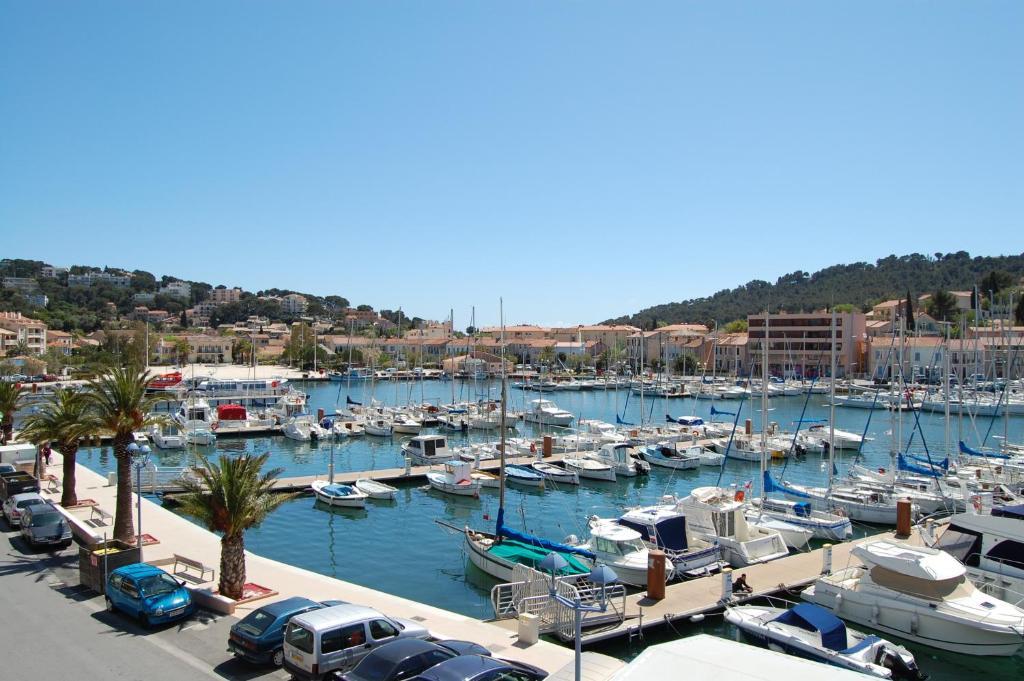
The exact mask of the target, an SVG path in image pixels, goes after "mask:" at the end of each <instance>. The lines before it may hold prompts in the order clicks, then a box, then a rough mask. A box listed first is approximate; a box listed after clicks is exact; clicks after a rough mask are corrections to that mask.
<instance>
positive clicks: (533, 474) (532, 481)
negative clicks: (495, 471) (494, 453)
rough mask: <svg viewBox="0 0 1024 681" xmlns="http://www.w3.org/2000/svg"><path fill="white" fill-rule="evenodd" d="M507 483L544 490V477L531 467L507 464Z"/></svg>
mask: <svg viewBox="0 0 1024 681" xmlns="http://www.w3.org/2000/svg"><path fill="white" fill-rule="evenodd" d="M505 482H509V483H512V484H515V485H522V486H523V487H535V488H540V489H543V488H544V476H543V475H541V474H540V473H538V472H537V471H535V470H533V468H531V467H530V466H524V465H521V464H515V463H509V464H505Z"/></svg>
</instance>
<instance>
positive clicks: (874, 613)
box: [869, 605, 878, 624]
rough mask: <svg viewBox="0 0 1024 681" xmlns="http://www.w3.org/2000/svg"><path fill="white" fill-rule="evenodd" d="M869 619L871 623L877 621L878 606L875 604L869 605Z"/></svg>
mask: <svg viewBox="0 0 1024 681" xmlns="http://www.w3.org/2000/svg"><path fill="white" fill-rule="evenodd" d="M869 619H870V621H871V623H872V624H873V623H875V622H877V621H878V606H877V605H872V606H871V617H870V618H869Z"/></svg>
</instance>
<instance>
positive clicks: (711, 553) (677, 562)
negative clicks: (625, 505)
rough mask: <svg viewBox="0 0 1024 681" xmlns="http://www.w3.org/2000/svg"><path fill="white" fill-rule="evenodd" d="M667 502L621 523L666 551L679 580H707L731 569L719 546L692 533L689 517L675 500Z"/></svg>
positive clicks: (626, 515)
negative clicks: (701, 578)
mask: <svg viewBox="0 0 1024 681" xmlns="http://www.w3.org/2000/svg"><path fill="white" fill-rule="evenodd" d="M666 501H667V502H669V503H665V504H660V505H656V506H642V507H639V508H633V509H630V510H628V511H626V512H625V513H623V514H622V515H621V516H619V519H618V523H619V524H620V525H623V526H625V527H629V528H631V529H634V530H636V531H637V532H639V533H640V534H641V536H643V537H645V538H646V539H645V540H646V541H647V543H648V544H651V545H652V546H653V547H655V548H658V549H661V550H662V551H664V552H665V556H666V557H667V558H668V559H669V560H670V561H671V562H672V567H673V570H674V572H675V575H676V577H681V578H686V579H692V578H694V577H703V576H705V575H709V574H712V573H715V572H718V571H719V570H720V569H722V568H723V567H725V566H726V565H728V563H726V562H725V561H723V560H722V549H721V547H720V546H719V545H718V543H717V542H714V541H707V540H705V539H703V538H701V537H699V536H697V535H696V534H695V533H693V532H691V531H690V528H689V524H688V523H687V521H686V515H684V514H683V513H680V512H679V511H678V510H676V506H675V504H674V503H671V502H673V501H674V499H673V498H672V497H669V498H668V499H667V500H666Z"/></svg>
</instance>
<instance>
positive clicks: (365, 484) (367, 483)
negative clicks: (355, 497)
mask: <svg viewBox="0 0 1024 681" xmlns="http://www.w3.org/2000/svg"><path fill="white" fill-rule="evenodd" d="M355 487H356V489H358V490H359V491H360V492H362V493H363V494H365V495H366V496H367V497H369V498H370V499H378V500H381V501H388V500H391V499H394V498H395V495H396V494H398V488H396V487H392V486H391V485H389V484H387V483H384V482H381V481H380V480H371V479H370V478H359V479H358V480H356V482H355Z"/></svg>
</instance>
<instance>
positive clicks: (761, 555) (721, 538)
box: [677, 487, 789, 567]
mask: <svg viewBox="0 0 1024 681" xmlns="http://www.w3.org/2000/svg"><path fill="white" fill-rule="evenodd" d="M743 497H744V493H743V490H732V489H729V488H727V487H697V488H695V489H694V490H693V491H692V492H690V494H689V496H687V497H685V498H683V499H682V500H680V501H679V503H678V505H677V510H679V511H681V512H682V513H685V514H686V517H687V518H688V520H689V523H690V527H691V529H692V530H693V531H694V533H695V534H697V535H699V536H701V537H703V538H704V539H705V540H706V541H709V542H714V541H717V542H718V543H719V544H720V545H721V546H722V557H723V558H724V559H725V560H727V561H728V562H729V564H730V565H732V566H733V567H745V566H747V565H754V564H756V563H764V562H767V561H769V560H775V559H776V558H782V557H783V556H788V555H789V550H788V549H787V548H786V542H785V541H784V540H783V538H782V535H780V534H779V533H778V532H777V531H775V530H770V529H766V528H762V527H755V526H752V525H750V524H749V523H748V522H747V519H746V517H745V516H744V507H745V504H744V503H743Z"/></svg>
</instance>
